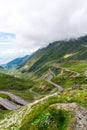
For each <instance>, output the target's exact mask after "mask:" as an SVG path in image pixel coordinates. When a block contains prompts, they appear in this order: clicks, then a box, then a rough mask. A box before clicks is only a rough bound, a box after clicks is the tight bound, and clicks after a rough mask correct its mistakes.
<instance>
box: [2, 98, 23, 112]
mask: <svg viewBox="0 0 87 130" xmlns="http://www.w3.org/2000/svg"><path fill="white" fill-rule="evenodd" d="M0 105H1V106H3V107H4V108H5V109H7V110H15V109H18V108H20V107H21V106H20V105H17V104H15V103H13V102H11V101H9V100H7V99H3V98H1V97H0Z"/></svg>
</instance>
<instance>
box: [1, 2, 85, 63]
mask: <svg viewBox="0 0 87 130" xmlns="http://www.w3.org/2000/svg"><path fill="white" fill-rule="evenodd" d="M85 34H87V0H0V64H2V63H6V62H8V61H10V60H11V59H14V58H15V57H20V56H24V55H26V54H31V53H32V52H33V51H35V50H37V49H38V48H40V47H44V46H46V45H47V44H48V43H50V42H53V41H56V40H61V39H66V38H70V37H79V36H82V35H85Z"/></svg>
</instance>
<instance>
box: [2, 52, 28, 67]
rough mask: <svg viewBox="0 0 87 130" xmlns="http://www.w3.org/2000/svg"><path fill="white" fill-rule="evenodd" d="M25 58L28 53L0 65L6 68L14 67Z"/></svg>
mask: <svg viewBox="0 0 87 130" xmlns="http://www.w3.org/2000/svg"><path fill="white" fill-rule="evenodd" d="M27 58H29V55H27V56H24V57H20V58H16V59H14V60H12V61H10V62H9V63H7V64H3V65H1V67H3V68H7V69H12V68H16V67H17V66H19V65H21V63H22V62H24V61H26V60H27Z"/></svg>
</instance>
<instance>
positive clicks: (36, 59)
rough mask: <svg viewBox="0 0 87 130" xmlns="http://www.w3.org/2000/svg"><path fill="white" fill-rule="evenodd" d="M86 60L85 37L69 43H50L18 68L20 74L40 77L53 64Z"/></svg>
mask: <svg viewBox="0 0 87 130" xmlns="http://www.w3.org/2000/svg"><path fill="white" fill-rule="evenodd" d="M82 60H87V36H84V37H81V38H78V39H72V40H69V41H56V42H54V43H50V44H49V45H48V46H47V47H46V48H42V49H40V50H38V51H36V52H35V53H34V54H32V55H31V56H30V57H29V58H28V59H27V61H26V62H25V63H24V64H21V66H20V65H19V66H18V69H19V70H20V71H21V72H22V73H26V74H27V73H31V75H32V74H33V73H34V74H35V75H36V76H41V75H42V74H43V73H44V72H46V71H47V70H48V68H49V67H50V66H51V65H52V64H53V63H57V64H63V63H65V62H70V61H82Z"/></svg>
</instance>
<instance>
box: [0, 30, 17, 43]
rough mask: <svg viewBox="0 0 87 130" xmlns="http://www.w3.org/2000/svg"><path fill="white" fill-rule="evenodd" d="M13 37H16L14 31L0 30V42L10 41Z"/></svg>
mask: <svg viewBox="0 0 87 130" xmlns="http://www.w3.org/2000/svg"><path fill="white" fill-rule="evenodd" d="M14 39H16V35H15V34H14V33H7V32H0V42H10V41H12V40H14Z"/></svg>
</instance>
